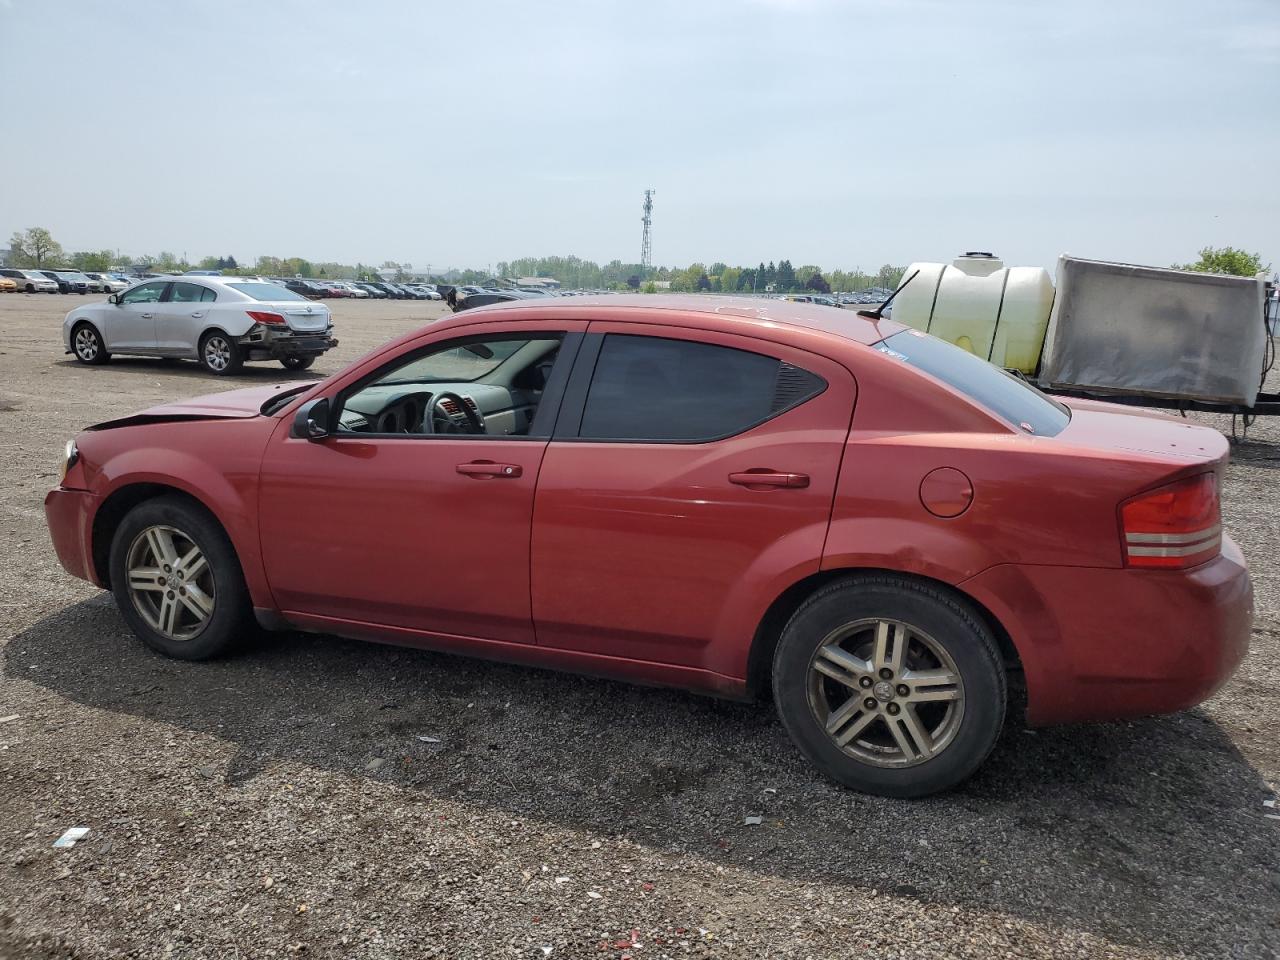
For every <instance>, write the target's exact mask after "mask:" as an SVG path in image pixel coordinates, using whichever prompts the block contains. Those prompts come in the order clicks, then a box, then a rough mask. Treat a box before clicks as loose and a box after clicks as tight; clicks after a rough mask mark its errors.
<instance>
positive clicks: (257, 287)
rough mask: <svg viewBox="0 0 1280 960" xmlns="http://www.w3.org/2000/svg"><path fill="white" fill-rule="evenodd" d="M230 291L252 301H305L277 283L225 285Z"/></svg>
mask: <svg viewBox="0 0 1280 960" xmlns="http://www.w3.org/2000/svg"><path fill="white" fill-rule="evenodd" d="M227 286H229V287H230V288H231V289H232V290H235V291H238V292H239V293H243V294H244V295H245V296H246V297H252V298H253V299H254V300H268V301H269V300H305V299H307V298H306V297H300V296H298V294H296V293H294V292H293V291H292V290H290V289H289V288H288V287H282V286H280V285H279V284H278V283H260V282H253V283H229V284H227Z"/></svg>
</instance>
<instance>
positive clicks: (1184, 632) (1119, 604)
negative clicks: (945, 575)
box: [960, 536, 1253, 725]
mask: <svg viewBox="0 0 1280 960" xmlns="http://www.w3.org/2000/svg"><path fill="white" fill-rule="evenodd" d="M960 588H961V589H962V590H964V591H966V592H968V593H969V594H970V595H971V596H972V597H974V599H976V600H978V601H979V602H980V603H983V604H984V605H985V606H986V607H987V608H988V609H989V610H991V612H992V613H993V614H994V615H995V617H996V618H997V619H998V620H999V621H1000V622H1001V623H1002V624H1003V625H1004V627H1005V629H1007V630H1008V631H1009V634H1010V636H1011V638H1012V639H1013V642H1014V645H1015V646H1016V647H1017V649H1018V654H1019V657H1020V658H1021V660H1022V665H1023V668H1024V670H1025V673H1026V681H1027V720H1028V722H1030V723H1031V724H1033V725H1043V724H1051V723H1065V722H1070V721H1076V720H1108V719H1116V718H1119V717H1132V716H1143V715H1147V714H1157V713H1172V712H1174V711H1177V710H1183V709H1186V708H1187V707H1192V706H1195V705H1196V704H1197V703H1200V702H1202V701H1204V700H1206V699H1207V698H1208V697H1210V696H1211V695H1212V694H1213V693H1214V692H1215V691H1216V690H1217V689H1218V688H1219V687H1221V686H1222V684H1223V683H1225V682H1226V681H1227V679H1228V678H1229V677H1230V676H1231V674H1232V673H1234V672H1235V669H1236V667H1237V666H1239V665H1240V662H1241V660H1243V659H1244V656H1245V653H1246V652H1247V650H1248V647H1249V634H1250V631H1251V629H1252V626H1253V587H1252V585H1251V584H1250V582H1249V572H1248V569H1247V568H1246V566H1245V561H1244V555H1243V554H1242V553H1241V552H1240V548H1239V547H1237V546H1236V544H1235V543H1234V542H1233V541H1232V540H1231V539H1230V538H1229V537H1226V536H1224V537H1223V542H1222V554H1221V555H1220V556H1218V557H1216V558H1215V559H1213V560H1211V561H1209V562H1208V563H1206V564H1203V565H1201V566H1199V567H1196V568H1194V569H1192V570H1187V571H1164V570H1133V569H1111V570H1103V569H1093V568H1085V567H1040V566H1022V565H1016V564H1002V565H1000V566H996V567H992V568H991V569H989V570H987V571H985V572H983V573H981V574H978V575H977V576H976V577H973V578H972V579H970V580H968V581H966V582H964V583H962V584H960Z"/></svg>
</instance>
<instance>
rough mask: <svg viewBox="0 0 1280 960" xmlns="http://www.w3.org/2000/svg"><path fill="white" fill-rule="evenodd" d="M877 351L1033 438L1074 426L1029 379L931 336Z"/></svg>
mask: <svg viewBox="0 0 1280 960" xmlns="http://www.w3.org/2000/svg"><path fill="white" fill-rule="evenodd" d="M875 348H876V349H877V350H879V351H880V352H881V353H887V354H888V355H889V356H891V357H893V358H894V359H895V360H901V361H902V362H903V363H905V364H907V365H908V366H912V367H916V368H918V369H920V370H923V371H924V372H925V373H928V374H931V375H932V376H935V377H937V378H938V379H939V380H941V381H942V382H943V383H945V384H947V385H948V386H951V387H953V388H955V389H956V390H959V391H960V392H961V393H963V394H964V395H965V396H967V397H971V398H972V399H973V400H975V401H977V402H978V403H979V404H981V405H982V406H984V407H986V408H987V409H988V410H990V411H991V412H992V413H994V414H997V415H998V416H1000V417H1003V418H1004V419H1005V420H1008V421H1009V422H1010V423H1011V424H1013V425H1014V426H1017V427H1021V428H1022V429H1023V430H1025V431H1026V432H1027V433H1034V434H1036V435H1037V436H1041V437H1052V436H1054V435H1055V434H1058V433H1060V432H1061V431H1062V430H1063V428H1064V427H1066V425H1067V424H1068V423H1070V422H1071V413H1070V412H1069V411H1068V410H1067V408H1066V407H1064V406H1063V405H1062V404H1060V403H1058V402H1057V401H1056V400H1054V399H1052V398H1051V397H1049V396H1047V395H1045V394H1043V393H1041V392H1040V391H1039V390H1037V389H1036V388H1035V387H1033V386H1032V385H1031V384H1029V383H1027V382H1026V381H1025V380H1022V379H1020V378H1018V377H1015V376H1013V375H1012V374H1009V373H1006V372H1005V371H1004V370H1002V369H1000V368H999V367H997V366H996V365H995V364H992V363H988V362H987V361H986V360H983V359H981V358H980V357H975V356H974V355H973V354H972V353H970V352H969V351H967V350H962V349H961V348H960V347H957V346H955V345H954V344H951V343H948V342H947V341H945V340H939V339H938V338H937V337H931V336H929V335H928V334H927V333H921V332H920V331H919V330H903V331H902V332H901V333H895V334H894V335H893V336H891V337H886V338H885V339H884V340H881V341H880V342H879V343H877V344H876V345H875Z"/></svg>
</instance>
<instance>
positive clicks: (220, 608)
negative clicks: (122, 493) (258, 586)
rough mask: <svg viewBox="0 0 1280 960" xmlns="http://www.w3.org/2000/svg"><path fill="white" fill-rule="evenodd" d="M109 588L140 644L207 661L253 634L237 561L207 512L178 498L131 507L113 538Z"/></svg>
mask: <svg viewBox="0 0 1280 960" xmlns="http://www.w3.org/2000/svg"><path fill="white" fill-rule="evenodd" d="M110 573H111V589H112V592H113V593H114V594H115V597H116V603H117V604H118V605H119V607H120V613H121V615H122V616H123V617H124V619H125V621H126V622H127V623H128V624H129V626H130V627H131V628H132V629H133V632H134V633H135V634H137V636H138V638H139V639H141V640H142V642H143V643H145V644H147V646H149V647H151V648H152V649H155V650H158V651H160V652H161V653H163V654H166V655H167V656H170V657H177V658H179V659H182V660H205V659H208V658H209V657H215V656H218V655H219V654H222V653H225V652H227V651H228V650H230V649H231V648H232V647H233V646H234V645H235V644H236V643H237V641H239V640H240V639H242V638H243V637H246V636H249V635H251V634H252V632H253V617H252V612H253V611H252V606H251V604H250V601H249V591H248V589H247V588H246V587H245V583H244V574H243V573H242V572H241V570H240V562H239V560H238V559H237V558H236V554H235V550H234V549H233V547H232V546H231V541H230V540H229V539H228V538H227V535H226V533H225V532H224V531H223V530H222V528H221V527H220V526H219V525H218V523H217V521H215V520H214V519H213V518H212V517H211V516H209V514H208V513H206V512H205V511H204V510H203V509H201V508H200V507H198V506H196V505H194V504H192V503H190V502H189V501H186V500H184V499H182V498H180V497H159V498H157V499H155V500H148V501H146V502H144V503H142V504H139V505H138V506H136V507H134V508H133V509H132V510H131V511H130V512H129V513H128V514H126V515H125V518H124V519H123V520H122V521H121V522H120V526H119V527H118V528H117V529H116V533H115V537H114V538H113V539H112V541H111V557H110Z"/></svg>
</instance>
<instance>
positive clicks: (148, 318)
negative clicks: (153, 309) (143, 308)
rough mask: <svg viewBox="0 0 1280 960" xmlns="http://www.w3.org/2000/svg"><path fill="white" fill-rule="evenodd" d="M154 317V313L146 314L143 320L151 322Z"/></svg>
mask: <svg viewBox="0 0 1280 960" xmlns="http://www.w3.org/2000/svg"><path fill="white" fill-rule="evenodd" d="M154 316H155V314H154V313H144V314H143V315H142V319H143V320H150V319H151V318H152V317H154Z"/></svg>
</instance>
